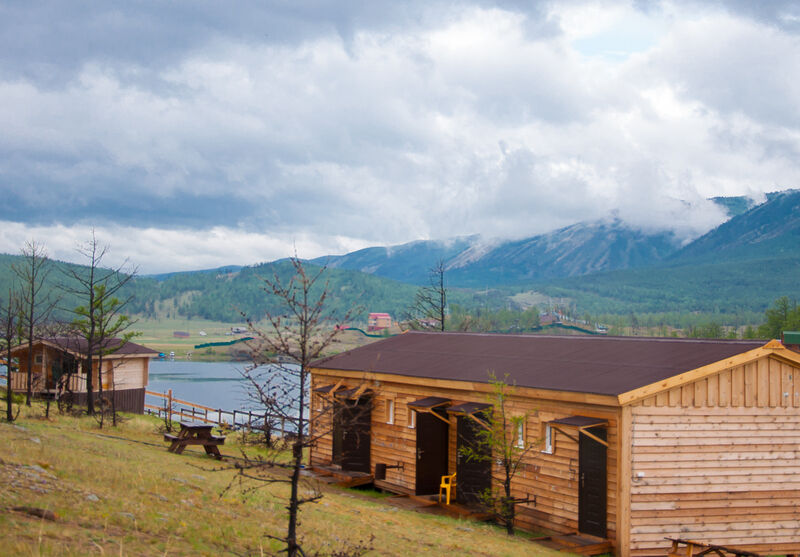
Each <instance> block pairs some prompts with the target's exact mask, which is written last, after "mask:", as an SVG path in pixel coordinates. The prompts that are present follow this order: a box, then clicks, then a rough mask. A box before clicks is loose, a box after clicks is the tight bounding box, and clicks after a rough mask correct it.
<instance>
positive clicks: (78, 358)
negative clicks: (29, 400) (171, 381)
mask: <svg viewBox="0 0 800 557" xmlns="http://www.w3.org/2000/svg"><path fill="white" fill-rule="evenodd" d="M104 347H105V348H106V349H107V350H109V349H113V352H111V353H107V354H105V355H104V356H103V369H102V373H101V371H100V370H99V369H98V366H99V363H100V358H99V356H98V355H94V356H93V357H92V365H91V368H92V377H93V379H92V382H93V390H94V391H97V390H99V382H100V380H101V379H102V381H103V391H104V393H105V394H104V396H106V397H108V396H113V397H114V398H115V399H116V400H115V402H116V408H117V410H121V411H123V412H135V413H137V414H142V413H143V412H144V395H145V388H146V387H147V381H148V371H149V364H150V358H155V357H156V356H158V352H156V351H155V350H151V349H149V348H147V347H145V346H141V345H139V344H134V343H132V342H124V341H122V340H121V339H116V338H114V339H109V340H107V341H106V342H105V343H104ZM86 351H87V347H86V340H85V339H82V338H77V337H54V338H47V339H37V340H36V341H35V342H34V343H33V367H32V368H31V390H32V391H33V393H34V394H35V395H36V396H41V397H44V398H48V397H49V398H55V397H57V396H62V397H63V396H71V397H72V402H73V403H74V404H85V403H86V389H87V386H86V383H87V380H86V379H87V375H88V370H89V366H88V365H87V362H86V361H84V357H85V355H86ZM11 356H12V373H11V389H12V390H14V391H16V392H25V391H26V390H27V387H28V344H27V343H25V344H21V345H19V346H15V347H13V348H12V349H11ZM13 360H16V363H14V361H13ZM109 393H111V395H110V394H109Z"/></svg>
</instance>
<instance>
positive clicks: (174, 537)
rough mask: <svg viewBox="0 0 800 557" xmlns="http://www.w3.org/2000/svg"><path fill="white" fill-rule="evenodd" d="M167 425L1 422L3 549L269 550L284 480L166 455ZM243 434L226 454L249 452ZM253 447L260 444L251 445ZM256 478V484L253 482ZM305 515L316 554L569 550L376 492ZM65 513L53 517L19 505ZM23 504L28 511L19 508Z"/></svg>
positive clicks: (347, 496)
mask: <svg viewBox="0 0 800 557" xmlns="http://www.w3.org/2000/svg"><path fill="white" fill-rule="evenodd" d="M158 426H159V422H158V421H157V420H154V419H150V418H147V417H142V416H138V417H133V418H131V419H129V420H128V421H126V422H125V423H124V424H123V425H121V426H120V427H118V428H114V429H111V428H106V429H103V430H99V429H98V428H97V426H96V423H95V422H94V420H92V419H90V418H70V417H63V416H57V417H56V418H51V419H44V418H43V417H42V409H41V408H40V407H38V406H34V408H33V409H32V410H29V411H27V412H25V413H24V414H23V416H21V419H20V420H19V421H18V422H17V423H16V424H13V425H10V424H7V423H5V422H0V443H2V446H3V447H4V451H3V455H2V460H0V509H2V512H0V542H1V543H2V547H3V550H2V553H3V555H9V556H16V555H20V556H21V555H60V556H63V555H68V556H69V555H74V556H85V555H137V556H138V555H159V556H164V555H270V554H275V553H276V552H277V550H278V549H279V545H278V543H277V542H275V541H272V540H270V539H268V536H270V535H274V536H280V535H281V534H282V531H283V527H284V524H285V516H284V515H285V508H284V506H285V500H284V497H285V494H284V493H283V488H282V487H276V486H271V487H265V488H263V489H260V490H257V491H243V490H241V489H239V488H238V486H236V485H235V486H234V489H233V490H231V491H228V492H225V487H226V486H228V485H229V484H230V483H231V480H232V478H233V472H232V471H231V470H223V471H219V468H228V467H229V466H230V464H231V461H228V462H223V463H222V464H221V465H220V463H218V462H216V461H213V460H209V459H208V458H207V457H205V456H204V455H203V456H201V455H200V454H199V453H197V452H194V451H190V450H189V449H187V451H186V452H185V453H184V454H183V455H174V454H171V453H168V452H167V451H166V444H165V443H164V442H162V441H161V434H160V433H159V431H158ZM240 448H241V446H240V445H239V444H238V442H237V440H236V435H229V436H228V439H227V440H226V444H225V446H224V447H223V448H222V449H223V450H222V452H223V454H225V455H236V454H238V452H239V450H240ZM247 450H249V451H253V450H254V449H252V448H248V449H247ZM248 485H250V486H252V484H248ZM325 490H326V493H325V497H324V498H323V499H322V500H321V501H320V502H319V503H315V504H312V505H307V506H305V507H304V509H303V511H302V512H301V519H302V525H301V537H302V542H303V545H304V546H305V548H306V550H307V551H308V552H309V555H315V554H318V555H332V554H336V552H337V551H342V550H345V549H346V543H347V542H357V541H359V540H369V539H370V536H372V535H374V536H375V538H374V540H373V542H372V545H373V547H374V550H373V551H370V552H369V553H368V555H398V556H405V555H485V556H501V555H506V556H513V555H526V556H541V557H544V556H555V555H564V554H563V553H556V552H553V551H550V550H547V549H543V548H540V547H539V546H537V545H535V544H532V543H531V542H529V541H526V540H525V539H522V538H517V539H509V538H507V537H506V536H505V534H504V533H502V532H501V531H500V530H499V529H498V528H497V527H494V526H490V525H484V524H478V523H473V522H464V521H459V520H455V519H449V518H443V517H437V516H431V515H425V514H419V513H415V512H411V511H406V510H402V509H400V508H397V507H395V506H392V505H390V504H388V503H387V502H385V500H382V499H380V498H376V497H375V496H372V497H370V496H366V495H363V494H361V493H360V492H356V491H352V490H340V489H337V488H325ZM21 507H27V508H29V509H40V510H45V511H48V512H53V513H55V519H54V520H49V519H42V518H39V517H38V516H34V515H32V514H29V512H26V511H25V510H22V509H20V508H21ZM15 509H17V510H15Z"/></svg>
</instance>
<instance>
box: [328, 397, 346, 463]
mask: <svg viewBox="0 0 800 557" xmlns="http://www.w3.org/2000/svg"><path fill="white" fill-rule="evenodd" d="M343 436H344V427H343V424H342V412H341V407H340V405H339V404H337V405H336V410H335V411H334V414H333V450H332V452H333V458H332V459H331V463H332V464H338V465H340V466H341V464H342V437H343Z"/></svg>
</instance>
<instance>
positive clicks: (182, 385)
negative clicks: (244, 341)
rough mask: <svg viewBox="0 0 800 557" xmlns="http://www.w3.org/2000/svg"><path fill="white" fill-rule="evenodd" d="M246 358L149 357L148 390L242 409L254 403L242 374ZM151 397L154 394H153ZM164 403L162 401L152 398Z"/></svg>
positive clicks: (226, 408) (213, 404) (231, 408)
mask: <svg viewBox="0 0 800 557" xmlns="http://www.w3.org/2000/svg"><path fill="white" fill-rule="evenodd" d="M246 365H247V362H183V361H181V362H174V361H168V360H151V361H150V383H149V385H148V386H147V390H148V391H154V392H157V393H166V392H167V391H168V390H169V389H172V396H173V397H175V398H180V399H182V400H187V401H189V402H195V403H197V404H202V405H203V406H209V407H211V408H221V409H223V410H242V409H246V408H248V407H250V408H254V405H253V404H252V403H250V402H249V401H248V398H247V386H248V384H249V383H248V382H247V381H246V380H245V379H244V378H243V377H242V375H241V373H240V372H241V371H242V370H244V368H245V366H246ZM150 398H152V397H150ZM149 403H150V404H161V402H158V403H156V402H152V401H151V402H149Z"/></svg>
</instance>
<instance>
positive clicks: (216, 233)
mask: <svg viewBox="0 0 800 557" xmlns="http://www.w3.org/2000/svg"><path fill="white" fill-rule="evenodd" d="M799 169H800V9H798V7H797V3H796V2H793V1H787V2H780V1H776V0H771V1H769V2H750V1H748V0H741V1H737V2H663V3H658V2H650V1H641V2H637V1H632V2H581V1H554V2H533V1H531V2H523V1H509V2H496V3H495V2H480V1H475V2H459V1H455V2H454V1H452V0H446V1H443V2H437V1H432V0H424V1H420V2H413V1H406V2H397V1H395V0H387V1H385V2H383V1H378V0H365V1H363V2H359V1H353V2H340V1H328V2H303V1H299V0H291V1H280V2H264V1H253V2H251V3H248V2H244V1H242V2H235V3H227V2H217V1H209V2H198V1H192V2H188V1H187V2H179V1H176V2H162V1H159V2H129V1H125V2H110V1H105V2H89V1H87V2H77V1H76V2H59V1H53V2H37V1H25V2H5V3H2V4H0V206H1V207H2V208H3V211H2V215H0V219H2V221H3V222H0V251H3V252H8V253H17V252H18V251H19V248H20V247H21V246H22V244H23V242H24V241H25V240H26V239H32V238H35V239H37V240H40V241H43V242H44V243H45V244H46V245H47V247H48V250H49V252H50V255H51V256H54V257H57V258H59V259H67V260H77V255H76V253H75V250H74V247H75V245H76V244H78V243H79V242H82V241H85V240H86V239H87V238H88V237H89V234H90V232H89V231H90V229H91V228H92V227H94V228H95V229H96V231H97V235H98V237H99V239H100V240H101V241H103V242H104V243H107V244H109V245H110V252H109V263H113V262H114V261H116V260H118V259H123V258H126V257H127V258H129V259H130V260H131V261H132V262H133V263H135V264H137V265H139V267H140V270H141V271H142V272H145V273H151V272H162V271H174V270H189V269H201V268H209V267H215V266H218V265H224V264H253V263H257V262H261V261H269V260H272V259H276V258H279V257H285V256H287V255H290V254H291V253H292V252H293V251H294V250H295V249H296V251H297V253H298V254H299V255H300V256H301V257H314V256H318V255H323V254H332V253H345V252H347V251H352V250H354V249H359V248H362V247H367V246H371V245H390V244H398V243H404V242H408V241H412V240H417V239H443V238H449V237H453V236H459V235H467V234H476V233H477V234H481V235H483V236H485V237H488V238H497V237H500V238H519V237H525V236H530V235H534V234H537V233H541V232H545V231H549V230H553V229H555V228H558V227H561V226H565V225H568V224H572V223H574V222H578V221H584V220H593V219H598V218H604V217H607V216H608V215H610V214H616V215H618V216H619V217H621V218H622V219H624V220H626V221H627V222H629V223H631V224H632V225H634V226H638V227H643V228H647V229H663V228H670V229H675V230H676V231H677V232H678V234H680V235H681V237H692V236H696V235H698V234H700V233H703V232H705V231H706V230H708V229H710V228H711V227H713V226H715V225H717V224H719V223H720V222H721V221H722V220H723V218H724V217H723V214H722V213H721V212H720V211H719V210H718V209H717V208H715V207H714V206H712V205H711V204H709V203H708V202H706V201H705V200H706V198H708V197H711V196H717V195H750V196H753V197H756V198H758V197H759V196H760V195H761V194H763V193H764V192H768V191H774V190H780V189H787V188H791V187H798V186H799V185H800V184H799V182H800V181H799V180H798V170H799Z"/></svg>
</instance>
